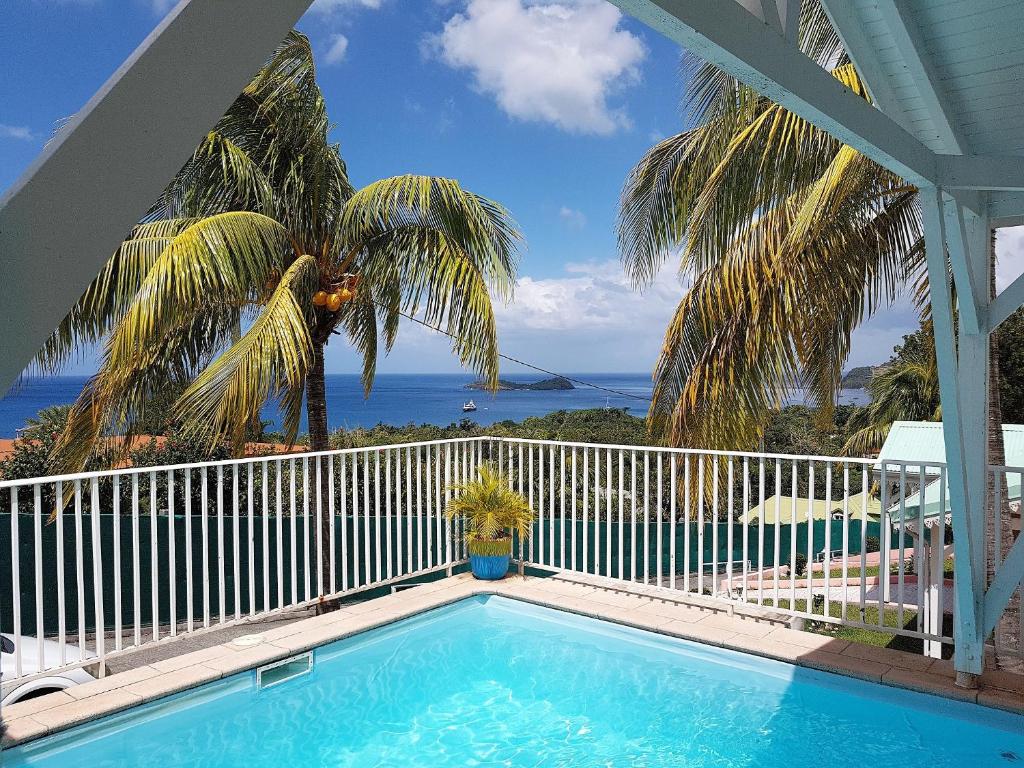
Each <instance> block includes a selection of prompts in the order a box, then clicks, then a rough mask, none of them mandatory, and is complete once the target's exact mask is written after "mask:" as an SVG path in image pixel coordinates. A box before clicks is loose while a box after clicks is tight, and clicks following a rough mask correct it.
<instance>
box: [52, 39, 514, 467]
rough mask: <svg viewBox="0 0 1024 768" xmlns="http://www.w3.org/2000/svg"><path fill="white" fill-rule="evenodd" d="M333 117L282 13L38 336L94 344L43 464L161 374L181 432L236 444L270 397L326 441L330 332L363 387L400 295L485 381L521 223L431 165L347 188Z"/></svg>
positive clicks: (135, 421)
mask: <svg viewBox="0 0 1024 768" xmlns="http://www.w3.org/2000/svg"><path fill="white" fill-rule="evenodd" d="M330 129H331V124H330V122H329V120H328V116H327V111H326V107H325V104H324V100H323V97H322V95H321V92H320V89H319V87H318V85H317V82H316V70H315V67H314V63H313V56H312V52H311V50H310V45H309V41H308V40H307V39H306V38H305V37H304V36H303V35H301V34H299V33H297V32H293V33H291V34H289V35H288V37H287V39H286V40H284V41H283V42H282V43H281V45H279V46H278V48H277V49H276V51H275V52H274V53H273V55H272V56H271V57H270V59H269V60H268V61H267V63H266V64H265V66H264V67H263V68H262V69H261V70H260V72H259V73H258V74H257V75H256V77H255V78H254V79H253V80H252V82H250V83H249V85H248V86H246V88H245V90H244V91H243V92H242V94H241V95H240V96H239V97H238V99H236V101H235V102H234V103H233V104H232V105H231V107H230V109H229V110H228V112H227V113H226V114H225V115H224V117H223V118H222V119H221V120H220V121H219V123H218V124H217V125H216V126H215V127H214V129H213V130H212V131H210V133H209V134H208V135H207V136H206V137H204V139H203V141H202V142H201V143H200V145H199V146H198V147H197V149H196V150H195V152H194V153H193V155H192V156H191V158H189V159H188V161H187V162H186V163H185V165H184V167H183V168H182V169H181V171H180V172H179V173H178V174H177V175H176V176H175V178H174V179H173V180H172V181H171V183H170V184H169V185H168V187H167V188H166V190H165V191H164V193H163V195H162V196H161V198H160V199H159V200H158V201H156V203H155V204H154V205H153V206H152V208H151V209H150V211H149V213H148V214H147V215H146V217H145V219H144V220H143V221H142V222H141V223H140V224H139V225H138V226H136V227H135V228H134V229H133V230H132V231H131V232H130V233H129V235H128V237H127V238H126V239H125V241H124V243H123V244H122V245H121V247H120V248H119V249H118V251H117V252H116V253H115V254H114V255H113V257H112V258H111V259H110V260H109V262H108V263H107V264H106V265H105V267H104V269H103V271H102V272H101V273H100V275H99V276H98V277H97V278H96V280H95V281H94V282H93V283H92V284H91V285H90V286H89V288H88V289H87V290H86V292H85V294H84V295H83V296H82V298H81V299H80V301H79V302H78V303H77V304H76V305H75V307H74V308H73V310H72V311H71V313H70V314H69V315H68V316H67V318H66V319H65V320H64V321H63V322H62V323H61V325H60V327H59V328H58V329H57V330H56V331H55V333H54V334H53V336H52V337H51V338H50V339H49V341H48V343H47V345H46V347H45V348H44V349H43V351H42V352H41V354H40V356H39V358H38V360H37V363H38V365H39V366H40V367H41V368H42V369H44V370H46V371H53V370H55V369H59V368H60V367H61V366H62V365H63V364H64V363H65V362H66V361H67V360H68V359H69V358H70V357H71V356H72V355H73V354H74V351H75V350H76V349H80V348H83V347H87V346H88V345H89V344H94V343H102V344H103V358H102V364H101V367H100V370H99V372H98V373H97V374H96V375H95V376H94V377H93V378H92V379H91V380H90V381H89V383H88V385H87V387H86V388H85V391H84V392H83V393H82V395H81V397H80V398H79V399H78V401H77V402H76V403H75V405H74V407H73V408H72V409H71V412H70V414H69V418H68V421H67V426H66V428H65V429H64V430H63V431H62V432H61V434H60V435H59V436H58V438H57V439H56V441H55V443H54V446H53V448H54V450H53V452H52V456H51V467H52V468H53V469H60V470H67V469H72V468H73V469H78V468H81V467H82V466H84V465H85V464H86V462H87V461H88V460H89V457H90V456H92V455H94V454H95V453H96V451H97V450H98V449H99V448H100V447H101V445H102V443H103V440H102V438H103V436H104V435H106V434H123V435H133V434H138V433H139V432H140V426H141V425H144V424H145V423H146V422H147V414H148V413H149V411H150V410H151V409H152V407H153V403H154V400H156V399H157V398H158V397H159V394H160V393H161V392H165V391H166V390H167V388H168V387H171V388H179V389H180V396H178V397H177V398H176V400H175V402H174V403H173V415H174V421H175V423H176V424H177V425H178V430H179V431H180V433H181V434H182V435H184V436H186V437H188V438H196V439H201V440H205V441H207V442H208V443H209V444H210V445H211V446H212V445H217V444H220V443H221V442H226V443H228V444H229V445H230V446H231V447H232V449H233V450H234V452H236V453H238V452H240V451H241V449H242V446H243V444H244V442H245V438H246V435H247V432H251V431H252V429H253V428H254V426H256V427H258V425H259V416H260V412H261V408H262V407H263V406H264V405H265V404H266V403H267V402H270V401H277V402H278V403H279V404H280V407H281V409H282V411H283V413H284V421H285V435H284V438H285V440H286V441H288V442H292V441H294V440H295V438H296V436H297V434H298V430H299V427H300V421H301V417H302V408H303V404H304V402H305V406H306V415H307V421H308V428H309V441H310V445H311V447H312V448H314V449H325V448H327V447H328V421H327V412H326V400H325V397H324V349H325V347H326V346H327V344H328V343H329V342H330V341H331V340H332V338H334V336H340V338H341V341H342V342H343V343H348V344H350V345H351V347H352V348H353V350H354V352H355V354H358V355H359V356H361V358H362V363H363V365H362V371H363V383H364V386H365V388H366V390H367V391H369V389H370V387H371V386H372V383H373V379H374V372H375V366H376V361H377V355H378V348H379V347H382V348H383V349H385V350H390V349H391V347H392V345H393V344H394V343H395V339H396V335H397V334H398V331H399V326H400V318H401V317H402V315H403V314H407V315H417V316H418V317H419V318H420V319H422V320H424V321H425V322H427V323H430V324H432V325H437V326H439V327H440V328H442V329H443V330H444V331H446V332H448V333H450V334H451V336H452V338H453V339H455V341H454V342H453V344H454V351H455V353H456V354H457V355H458V356H459V358H460V360H461V361H462V362H463V364H464V365H466V366H467V367H470V368H472V369H474V370H475V371H477V372H479V374H480V375H481V376H483V377H484V378H485V379H486V380H487V381H489V382H496V381H497V375H498V354H497V339H496V331H495V322H494V313H493V308H492V303H491V300H492V299H491V297H492V296H494V297H495V298H496V299H499V300H507V299H508V298H510V296H511V292H512V287H513V284H514V279H515V272H516V245H517V241H518V239H519V234H518V232H517V231H516V228H515V226H514V224H513V222H512V221H511V219H510V217H509V214H508V212H507V211H506V210H505V209H504V208H502V206H500V205H499V204H497V203H495V202H493V201H491V200H488V199H486V198H484V197H481V196H479V195H477V194H474V193H472V192H469V191H467V190H465V189H463V188H462V187H461V186H460V185H459V183H458V182H456V181H454V180H451V179H444V178H438V177H422V176H399V177H396V178H390V179H384V180H381V181H377V182H373V183H371V184H369V185H368V186H366V187H364V188H362V189H359V190H356V189H354V188H353V186H352V184H351V183H350V181H349V177H348V172H347V169H346V165H345V162H344V161H343V159H342V157H341V154H340V152H339V147H338V145H336V144H333V143H331V142H330V140H329V132H330Z"/></svg>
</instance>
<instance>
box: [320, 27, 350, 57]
mask: <svg viewBox="0 0 1024 768" xmlns="http://www.w3.org/2000/svg"><path fill="white" fill-rule="evenodd" d="M347 51H348V38H347V37H345V36H344V35H342V34H340V33H337V34H333V35H331V37H330V45H329V46H328V48H327V53H326V54H324V61H325V62H327V63H328V64H338V63H340V62H341V61H343V60H344V59H345V53H346V52H347Z"/></svg>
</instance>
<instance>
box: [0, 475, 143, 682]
mask: <svg viewBox="0 0 1024 768" xmlns="http://www.w3.org/2000/svg"><path fill="white" fill-rule="evenodd" d="M11 490H12V496H11V534H12V536H11V543H12V544H14V543H15V542H17V540H18V539H17V536H16V535H15V534H17V527H16V526H17V524H18V523H17V517H18V515H17V510H18V505H17V489H16V488H13V489H11ZM13 561H14V593H15V594H17V595H20V594H21V592H20V590H19V588H18V571H19V570H20V569H19V567H18V555H17V552H15V554H14V558H13ZM154 572H155V571H154ZM75 579H76V581H77V583H78V587H77V589H76V590H75V594H76V596H77V598H78V601H77V602H78V606H77V607H78V647H79V648H80V649H83V650H84V648H85V539H84V537H83V535H82V481H81V480H75ZM14 610H15V614H14V634H15V635H19V634H21V606H20V601H19V600H15V602H14ZM17 650H18V649H17V648H15V657H14V660H15V663H16V666H17V669H16V670H15V676H20V675H21V671H20V670H21V666H20V664H21V657H20V656H19V655H17Z"/></svg>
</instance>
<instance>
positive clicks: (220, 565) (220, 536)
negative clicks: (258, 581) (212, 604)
mask: <svg viewBox="0 0 1024 768" xmlns="http://www.w3.org/2000/svg"><path fill="white" fill-rule="evenodd" d="M224 572H225V567H224V465H223V464H220V465H218V466H217V606H218V608H219V609H220V623H221V624H223V623H224V622H225V621H227V596H226V592H225V589H226V586H227V585H226V584H225V583H224V581H225V578H224Z"/></svg>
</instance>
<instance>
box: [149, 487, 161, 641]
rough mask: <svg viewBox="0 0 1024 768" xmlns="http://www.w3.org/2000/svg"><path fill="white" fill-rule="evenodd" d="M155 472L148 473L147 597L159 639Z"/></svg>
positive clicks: (154, 635)
mask: <svg viewBox="0 0 1024 768" xmlns="http://www.w3.org/2000/svg"><path fill="white" fill-rule="evenodd" d="M156 490H157V489H156V472H150V473H149V569H150V572H149V597H150V610H151V611H152V612H153V615H152V616H151V617H150V618H151V619H152V622H151V624H152V626H153V640H154V641H155V640H159V639H160V569H159V567H158V566H159V559H158V554H159V552H160V550H159V548H158V547H157V497H156Z"/></svg>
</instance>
